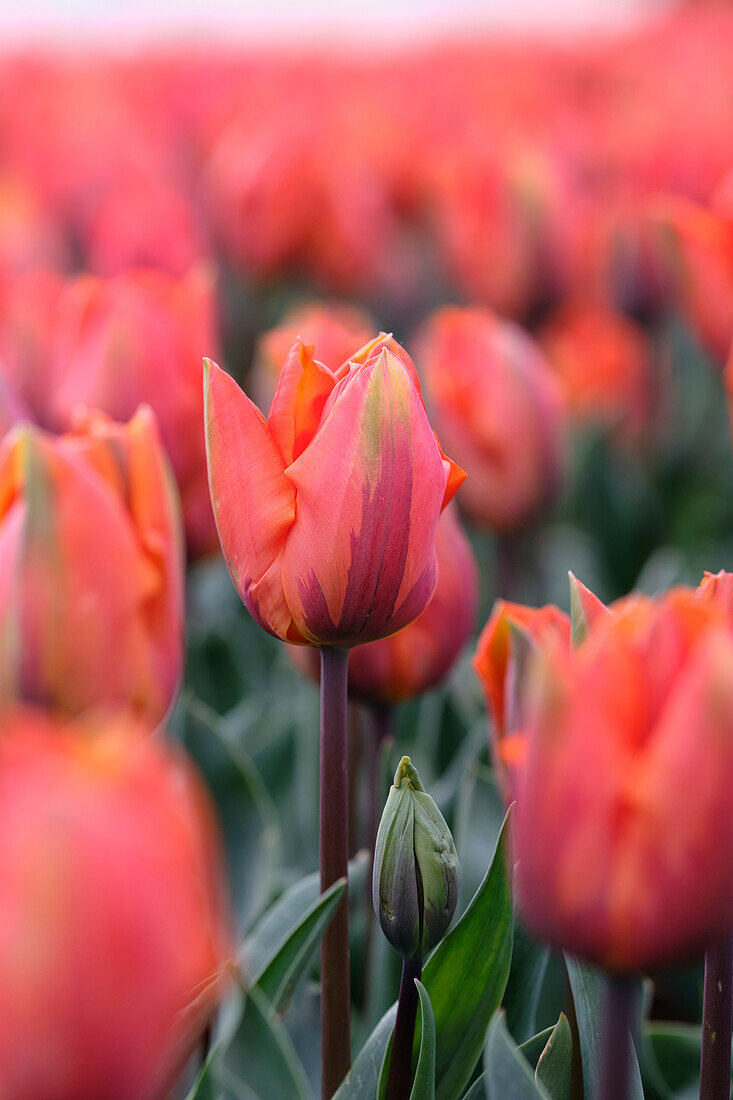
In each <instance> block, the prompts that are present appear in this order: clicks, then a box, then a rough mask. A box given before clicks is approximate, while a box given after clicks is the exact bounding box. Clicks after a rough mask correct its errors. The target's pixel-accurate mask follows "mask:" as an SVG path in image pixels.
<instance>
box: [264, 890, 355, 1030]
mask: <svg viewBox="0 0 733 1100" xmlns="http://www.w3.org/2000/svg"><path fill="white" fill-rule="evenodd" d="M345 889H346V879H345V878H342V879H339V880H338V882H334V884H333V886H330V887H329V889H328V890H326V891H325V892H324V893H323V894H321V896H320V897H319V898H318V900H317V901H315V902H314V903H313V905H311V906H310V908H309V909H307V910H306V912H305V913H304V914H303V917H302V919H301V920H300V921H299V922H298V924H296V926H295V928H294V929H293V930H292V932H291V933H290V935H289V936H288V938H287V939H286V940H285V942H284V943H283V944H282V946H281V947H280V949H279V950H278V951H277V953H276V954H275V956H274V957H273V958H272V959H271V961H270V962H269V963H268V964H267V966H266V967H265V969H264V970H262V971H261V972H260V973H259V974H258V975H257V976H256V977H255V978H254V982H253V984H256V985H257V986H258V987H259V988H260V989H261V990H262V992H263V993H264V994H265V996H266V997H267V999H268V1001H269V1002H270V1004H271V1005H272V1007H273V1008H274V1009H275V1011H276V1012H278V1013H280V1015H281V1016H282V1015H284V1014H285V1012H286V1010H287V1007H288V1005H289V1004H290V999H291V997H292V995H293V990H294V989H295V986H296V984H297V982H298V979H299V978H300V977H301V975H302V974H303V972H304V970H305V969H306V967H307V966H308V964H309V963H310V961H311V959H312V958H313V955H314V954H315V952H316V949H317V948H318V945H319V943H320V942H321V937H322V936H323V933H324V932H325V930H326V928H327V927H328V925H329V923H330V921H331V918H332V917H333V915H334V913H335V912H336V909H337V907H338V904H339V902H340V901H341V898H342V897H343V896H344V890H345Z"/></svg>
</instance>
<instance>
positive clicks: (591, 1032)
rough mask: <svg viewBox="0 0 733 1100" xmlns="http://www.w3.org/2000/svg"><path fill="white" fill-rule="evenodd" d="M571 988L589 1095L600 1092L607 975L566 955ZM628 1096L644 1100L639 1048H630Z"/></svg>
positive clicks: (584, 1084) (584, 1078)
mask: <svg viewBox="0 0 733 1100" xmlns="http://www.w3.org/2000/svg"><path fill="white" fill-rule="evenodd" d="M565 965H566V966H567V969H568V978H569V980H570V988H571V989H572V992H573V1001H574V1002H575V1015H576V1018H577V1021H578V1035H579V1037H580V1056H581V1058H582V1061H583V1086H584V1089H585V1094H586V1096H598V1095H600V1087H601V1077H600V1061H601V1046H602V1027H603V1000H604V978H603V975H602V974H601V972H600V971H599V970H595V969H594V968H592V967H590V966H586V965H585V963H582V962H580V960H579V959H576V958H574V957H573V956H572V955H566V956H565ZM629 1100H644V1090H643V1088H642V1084H641V1073H640V1072H639V1062H638V1060H637V1057H636V1051H635V1050H634V1048H633V1046H632V1051H631V1083H630V1087H629Z"/></svg>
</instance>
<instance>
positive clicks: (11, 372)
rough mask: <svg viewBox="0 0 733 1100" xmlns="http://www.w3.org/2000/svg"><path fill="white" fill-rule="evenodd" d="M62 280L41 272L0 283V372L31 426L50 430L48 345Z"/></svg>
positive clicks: (53, 327)
mask: <svg viewBox="0 0 733 1100" xmlns="http://www.w3.org/2000/svg"><path fill="white" fill-rule="evenodd" d="M63 287H64V278H63V276H61V275H59V274H57V273H56V272H55V271H49V270H45V269H42V268H39V269H38V270H34V271H26V272H23V273H22V274H19V275H16V276H15V277H14V278H13V279H9V280H7V281H6V282H5V283H3V284H2V285H0V374H2V376H3V377H4V378H5V379H6V380H7V382H8V383H9V385H10V387H11V389H12V390H13V391H14V392H15V393H16V394H17V396H18V397H19V398H20V399H21V400H22V401H23V403H24V406H25V408H26V410H27V412H28V414H29V415H30V417H31V418H32V419H33V420H34V422H35V423H37V424H40V425H42V426H43V427H45V428H50V427H52V426H53V407H52V403H53V395H54V379H53V375H52V370H51V360H52V345H53V339H54V333H55V331H56V324H57V311H58V303H59V299H60V297H61V293H62V291H63Z"/></svg>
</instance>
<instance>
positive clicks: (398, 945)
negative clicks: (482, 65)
mask: <svg viewBox="0 0 733 1100" xmlns="http://www.w3.org/2000/svg"><path fill="white" fill-rule="evenodd" d="M460 878H461V870H460V865H459V863H458V855H457V853H456V849H455V845H454V844H453V837H452V836H451V832H450V829H449V828H448V826H447V824H446V822H445V819H444V817H443V815H442V814H441V812H440V810H439V809H438V807H437V806H436V805H435V803H434V802H433V800H432V798H431V797H430V795H429V794H428V793H427V792H426V790H425V788H424V787H423V785H422V783H421V782H420V777H419V775H418V774H417V771H416V770H415V768H413V766H412V764H411V762H410V758H409V756H403V757H402V759H401V761H400V763H399V766H398V768H397V771H396V772H395V777H394V784H393V786H392V787H391V788H390V791H389V795H388V797H387V804H386V805H385V807H384V813H383V814H382V820H381V822H380V824H379V831H378V833H377V842H376V847H375V852H374V873H373V877H372V902H373V904H374V911H375V913H376V915H377V917H378V919H379V923H380V925H381V926H382V931H383V932H384V934H385V936H386V937H387V939H388V940H389V942H390V943H391V944H392V947H394V949H395V951H397V952H398V953H399V954H400V955H401V956H402V958H403V959H423V958H424V957H425V956H426V955H427V954H428V952H429V951H432V949H433V948H434V947H435V946H436V944H438V943H439V942H440V940H441V939H442V938H443V936H444V935H445V933H446V931H447V929H448V926H449V924H450V922H451V920H452V919H453V914H454V912H455V909H456V902H457V900H458V887H459V885H460Z"/></svg>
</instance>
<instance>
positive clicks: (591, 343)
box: [539, 303, 651, 436]
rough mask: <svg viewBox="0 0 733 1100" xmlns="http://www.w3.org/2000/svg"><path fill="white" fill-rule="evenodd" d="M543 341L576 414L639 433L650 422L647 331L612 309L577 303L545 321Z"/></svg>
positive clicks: (584, 419) (581, 418)
mask: <svg viewBox="0 0 733 1100" xmlns="http://www.w3.org/2000/svg"><path fill="white" fill-rule="evenodd" d="M539 339H540V343H541V344H542V346H543V348H544V351H545V353H546V355H547V358H548V361H549V363H550V365H551V367H552V368H553V370H554V371H555V373H556V375H557V376H558V378H559V379H560V381H561V383H562V386H563V389H564V392H565V397H566V401H567V407H568V412H569V413H570V416H571V417H573V418H574V419H575V420H577V421H579V422H581V423H593V424H599V425H601V426H603V427H606V428H612V429H618V430H619V431H620V432H621V433H623V434H624V435H629V436H637V435H638V434H639V433H640V432H641V431H642V430H643V428H644V427H645V425H646V424H647V423H648V419H649V412H650V408H649V406H650V398H651V363H650V358H649V351H648V347H647V342H646V337H645V335H644V331H643V329H642V328H641V327H640V326H639V325H637V324H636V322H634V321H632V320H631V319H630V318H628V317H625V316H624V315H623V314H622V313H618V312H617V311H616V310H614V309H612V308H609V307H602V306H595V305H585V304H582V303H571V304H568V305H565V306H563V307H561V308H560V309H559V310H558V311H557V312H556V313H554V314H553V315H552V316H551V318H550V319H549V320H548V321H547V322H546V323H545V324H544V325H543V327H542V329H541V331H540V336H539Z"/></svg>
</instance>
